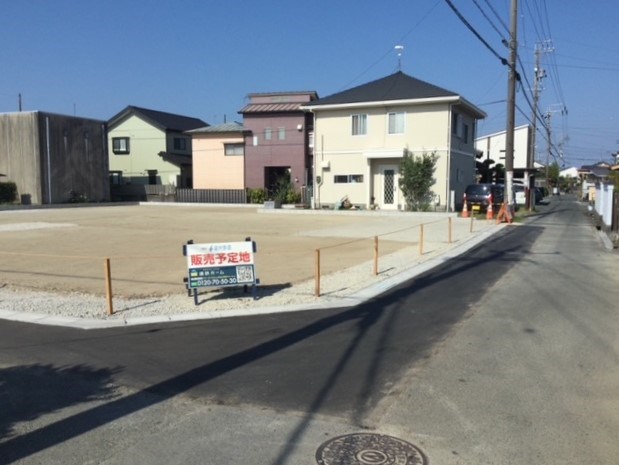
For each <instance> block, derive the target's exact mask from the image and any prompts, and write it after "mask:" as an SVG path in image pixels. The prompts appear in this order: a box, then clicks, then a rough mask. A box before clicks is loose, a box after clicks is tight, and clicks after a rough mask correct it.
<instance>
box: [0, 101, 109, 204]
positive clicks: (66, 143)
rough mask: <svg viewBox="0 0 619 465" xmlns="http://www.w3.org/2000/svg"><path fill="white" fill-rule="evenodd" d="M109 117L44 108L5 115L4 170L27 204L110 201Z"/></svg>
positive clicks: (0, 159)
mask: <svg viewBox="0 0 619 465" xmlns="http://www.w3.org/2000/svg"><path fill="white" fill-rule="evenodd" d="M106 131H107V130H106V124H105V121H98V120H93V119H87V118H80V117H76V116H65V115H57V114H53V113H46V112H41V111H32V112H19V113H4V114H0V134H2V137H1V138H0V172H2V173H3V174H5V175H6V178H3V181H11V182H14V183H15V184H16V185H17V191H18V195H19V200H20V201H21V203H23V204H35V205H41V204H55V203H64V202H70V201H95V202H102V201H109V200H110V187H109V178H108V159H107V139H106V137H107V135H106Z"/></svg>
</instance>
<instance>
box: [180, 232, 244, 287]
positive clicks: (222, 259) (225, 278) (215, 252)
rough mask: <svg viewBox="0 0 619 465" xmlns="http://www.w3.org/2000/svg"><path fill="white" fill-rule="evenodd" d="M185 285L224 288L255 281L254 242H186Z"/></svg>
mask: <svg viewBox="0 0 619 465" xmlns="http://www.w3.org/2000/svg"><path fill="white" fill-rule="evenodd" d="M186 247H187V248H186V255H187V268H188V273H189V279H188V281H187V287H188V288H189V289H196V288H198V287H227V286H243V285H246V284H252V285H253V284H256V270H255V264H254V253H255V242H252V241H245V242H222V243H216V244H187V246H186Z"/></svg>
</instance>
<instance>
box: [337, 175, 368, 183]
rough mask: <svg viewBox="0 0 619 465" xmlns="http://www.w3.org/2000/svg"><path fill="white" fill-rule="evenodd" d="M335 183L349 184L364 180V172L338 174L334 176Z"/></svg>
mask: <svg viewBox="0 0 619 465" xmlns="http://www.w3.org/2000/svg"><path fill="white" fill-rule="evenodd" d="M333 182H334V183H335V184H348V183H354V182H363V175H362V174H336V175H335V176H333Z"/></svg>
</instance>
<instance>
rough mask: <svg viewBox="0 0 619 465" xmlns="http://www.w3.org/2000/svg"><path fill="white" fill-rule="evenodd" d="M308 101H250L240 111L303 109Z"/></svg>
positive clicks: (269, 111)
mask: <svg viewBox="0 0 619 465" xmlns="http://www.w3.org/2000/svg"><path fill="white" fill-rule="evenodd" d="M306 103H307V102H294V103H250V104H249V105H245V107H243V108H242V109H241V110H239V113H283V112H291V111H302V110H301V105H304V104H306Z"/></svg>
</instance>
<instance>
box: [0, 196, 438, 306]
mask: <svg viewBox="0 0 619 465" xmlns="http://www.w3.org/2000/svg"><path fill="white" fill-rule="evenodd" d="M329 213H330V214H329ZM447 221H448V220H447V216H444V215H443V216H442V217H438V219H437V216H436V215H434V216H423V215H421V216H419V215H414V214H394V215H384V214H382V213H378V212H377V213H376V214H372V212H354V211H351V212H311V211H295V210H293V211H285V210H277V211H266V210H257V209H256V208H238V207H237V208H220V207H208V206H178V205H170V206H167V205H132V206H100V207H79V208H58V209H37V210H34V209H32V210H17V211H12V210H9V211H2V212H0V239H1V241H2V242H1V244H0V260H1V262H0V263H1V264H0V283H1V284H0V285H10V286H12V287H22V288H27V289H39V290H54V291H61V292H72V291H74V292H86V293H90V294H96V295H104V294H105V285H104V259H105V257H109V258H110V259H111V270H112V283H113V288H114V294H115V295H119V296H125V297H137V296H163V295H170V294H178V293H184V292H185V287H184V284H183V282H182V280H183V277H184V276H186V273H187V264H186V258H185V257H184V256H183V255H182V246H183V244H185V243H186V242H187V240H189V239H192V240H194V242H195V243H212V242H236V241H243V240H244V239H245V237H251V238H252V239H253V240H254V241H256V243H257V246H258V253H257V255H256V271H257V276H258V278H260V281H261V285H264V286H287V285H289V284H294V283H298V282H302V281H306V280H308V279H312V278H313V277H314V270H315V250H316V249H318V248H320V249H321V272H322V273H323V274H326V273H330V272H333V271H336V270H341V269H344V268H348V267H350V266H353V265H356V264H359V263H363V262H366V261H369V260H371V259H372V257H373V247H374V236H375V235H379V244H380V245H379V249H380V254H381V255H383V254H389V253H392V252H395V251H398V250H401V249H404V248H405V247H410V246H411V245H412V244H416V243H418V241H419V237H420V231H419V224H420V223H422V222H429V223H432V224H434V225H435V226H434V230H432V229H431V228H432V226H428V227H427V229H426V241H427V245H426V246H425V247H426V248H427V249H428V250H431V249H432V248H437V247H441V244H443V245H444V244H446V242H447V226H446V225H447ZM439 223H440V224H442V225H441V226H440V229H437V228H438V226H436V225H438V224H439Z"/></svg>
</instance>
